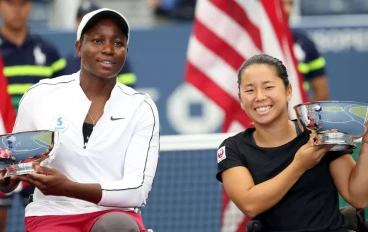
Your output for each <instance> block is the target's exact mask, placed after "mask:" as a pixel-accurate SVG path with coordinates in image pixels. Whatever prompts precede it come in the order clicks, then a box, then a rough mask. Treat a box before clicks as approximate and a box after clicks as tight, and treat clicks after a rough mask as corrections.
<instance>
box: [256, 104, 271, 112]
mask: <svg viewBox="0 0 368 232" xmlns="http://www.w3.org/2000/svg"><path fill="white" fill-rule="evenodd" d="M269 109H271V106H264V107H259V108H256V111H257V112H259V113H264V112H267V111H268V110H269Z"/></svg>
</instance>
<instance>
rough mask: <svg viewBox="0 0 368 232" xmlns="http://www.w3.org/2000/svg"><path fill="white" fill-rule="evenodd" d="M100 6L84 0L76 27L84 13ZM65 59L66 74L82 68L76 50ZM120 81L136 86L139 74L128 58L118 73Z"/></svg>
mask: <svg viewBox="0 0 368 232" xmlns="http://www.w3.org/2000/svg"><path fill="white" fill-rule="evenodd" d="M100 8H101V6H99V5H98V4H97V3H96V2H94V1H83V2H82V3H81V4H80V6H79V8H78V11H77V15H76V22H75V23H76V28H78V26H79V24H80V22H81V20H82V18H83V16H84V15H86V14H88V13H90V12H92V11H94V10H98V9H100ZM65 59H66V64H67V65H66V68H65V74H73V73H76V72H78V71H79V70H80V68H81V59H80V57H79V56H78V54H77V53H76V52H73V53H71V54H69V55H68V56H67V57H66V58H65ZM118 82H119V83H122V84H124V85H127V86H130V87H136V82H137V76H136V75H135V73H134V72H133V71H132V67H131V65H130V63H129V60H128V59H127V60H126V61H125V65H124V67H123V69H122V70H121V71H120V73H119V75H118Z"/></svg>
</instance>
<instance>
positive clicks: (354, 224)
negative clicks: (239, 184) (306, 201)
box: [246, 206, 368, 232]
mask: <svg viewBox="0 0 368 232" xmlns="http://www.w3.org/2000/svg"><path fill="white" fill-rule="evenodd" d="M340 212H341V213H342V214H343V215H344V216H345V217H346V219H347V220H348V222H349V226H348V230H349V231H351V232H368V221H367V220H366V219H365V211H364V209H357V208H353V207H351V206H347V207H342V208H340ZM261 231H262V223H261V222H260V221H258V220H252V221H250V222H248V223H247V226H246V232H261Z"/></svg>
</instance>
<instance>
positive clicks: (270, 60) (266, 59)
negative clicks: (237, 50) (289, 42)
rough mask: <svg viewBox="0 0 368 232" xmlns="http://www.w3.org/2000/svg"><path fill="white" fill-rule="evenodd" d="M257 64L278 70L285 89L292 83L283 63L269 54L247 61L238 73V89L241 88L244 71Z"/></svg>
mask: <svg viewBox="0 0 368 232" xmlns="http://www.w3.org/2000/svg"><path fill="white" fill-rule="evenodd" d="M257 64H265V65H268V66H271V67H274V68H275V70H276V73H277V76H278V77H280V78H281V79H282V82H284V85H285V87H288V86H289V84H290V82H289V78H288V74H287V71H286V67H285V65H284V64H283V63H282V61H281V60H279V59H277V58H275V57H272V56H270V55H267V54H260V55H255V56H252V57H251V58H249V59H248V60H246V61H245V62H244V63H243V64H242V66H241V67H240V69H239V71H238V88H240V82H241V75H242V73H243V71H244V69H246V68H248V67H249V66H252V65H257Z"/></svg>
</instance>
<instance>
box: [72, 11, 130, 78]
mask: <svg viewBox="0 0 368 232" xmlns="http://www.w3.org/2000/svg"><path fill="white" fill-rule="evenodd" d="M76 49H77V53H78V54H79V55H80V56H81V69H82V72H85V73H90V74H91V75H93V76H98V77H101V78H104V79H109V78H114V77H116V76H117V74H118V73H119V72H120V71H121V69H122V68H123V66H124V63H125V59H126V56H127V52H128V45H127V37H126V35H125V34H124V33H123V31H122V30H121V28H120V27H119V26H118V24H117V23H116V22H115V21H114V20H113V19H109V18H105V19H101V20H99V21H97V22H96V23H95V24H94V25H93V26H91V27H90V28H89V29H88V30H87V31H85V32H84V33H83V35H82V37H81V39H80V40H79V41H77V42H76Z"/></svg>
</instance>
